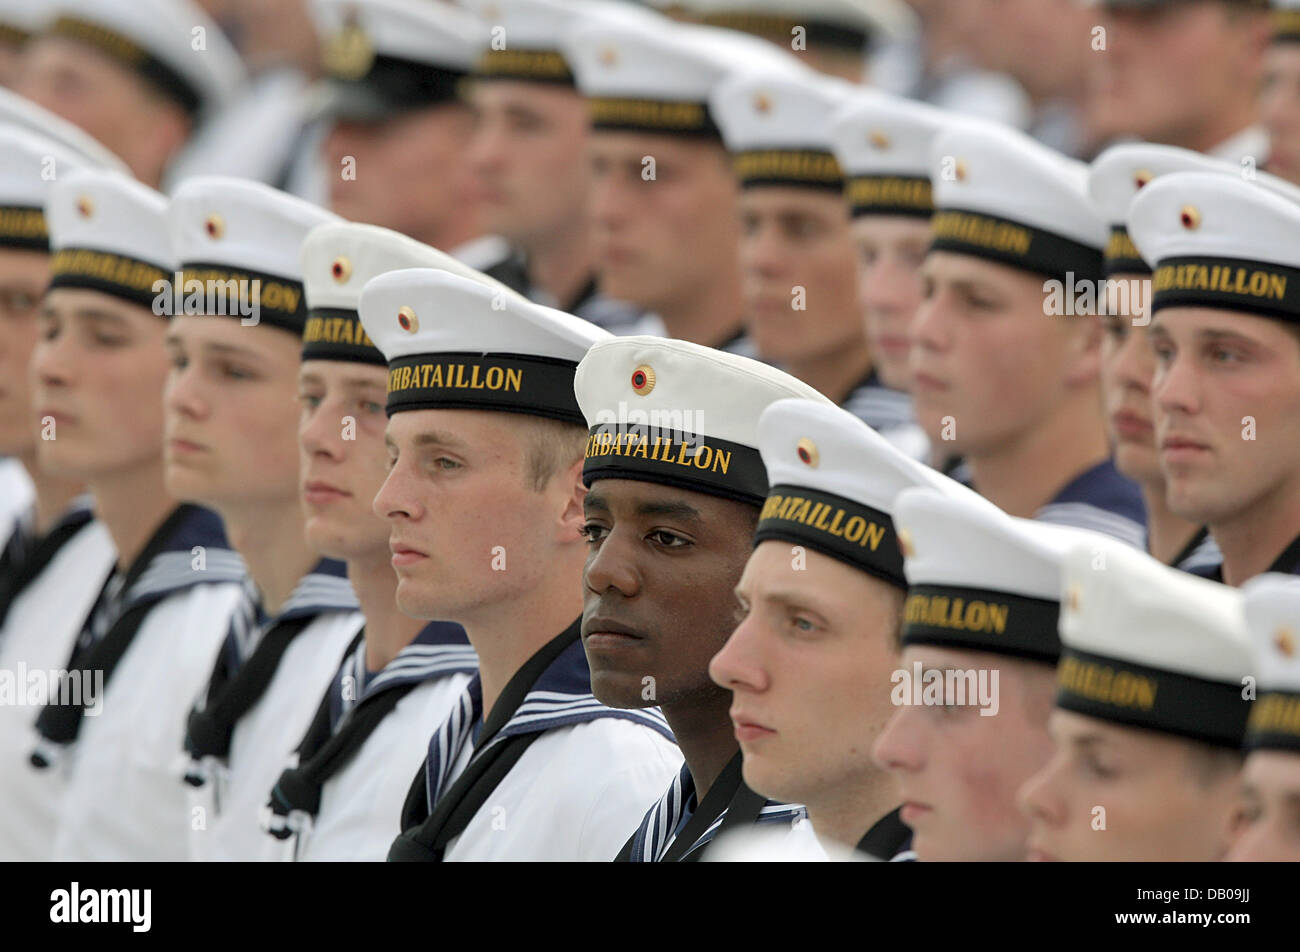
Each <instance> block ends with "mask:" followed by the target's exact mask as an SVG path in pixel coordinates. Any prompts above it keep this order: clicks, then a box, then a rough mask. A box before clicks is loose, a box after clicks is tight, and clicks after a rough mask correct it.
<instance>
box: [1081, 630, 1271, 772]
mask: <svg viewBox="0 0 1300 952" xmlns="http://www.w3.org/2000/svg"><path fill="white" fill-rule="evenodd" d="M1056 686H1057V695H1056V706H1057V707H1059V708H1061V710H1064V711H1073V712H1075V713H1076V714H1083V715H1085V716H1087V717H1095V718H1098V719H1099V720H1103V721H1112V722H1114V723H1116V724H1124V725H1126V726H1129V727H1143V728H1146V729H1148V730H1154V731H1160V732H1161V733H1165V734H1176V735H1178V736H1180V737H1187V738H1191V739H1192V740H1198V741H1201V742H1203V743H1206V744H1214V745H1215V746H1219V747H1232V748H1239V747H1240V746H1241V741H1242V736H1243V735H1244V733H1245V731H1246V717H1247V715H1248V714H1249V713H1250V703H1251V702H1247V701H1245V700H1244V699H1243V698H1242V696H1241V688H1240V686H1238V685H1233V684H1224V683H1222V682H1220V681H1209V680H1206V679H1205V678H1198V677H1194V676H1192V675H1188V674H1177V673H1174V672H1172V671H1162V670H1160V669H1158V668H1148V667H1146V666H1145V665H1140V664H1135V663H1134V662H1132V661H1124V660H1121V659H1118V658H1108V657H1104V656H1102V655H1094V654H1089V653H1087V652H1084V651H1077V650H1075V649H1072V648H1069V647H1068V646H1067V647H1064V648H1062V650H1061V663H1060V665H1059V666H1058V667H1057V669H1056Z"/></svg>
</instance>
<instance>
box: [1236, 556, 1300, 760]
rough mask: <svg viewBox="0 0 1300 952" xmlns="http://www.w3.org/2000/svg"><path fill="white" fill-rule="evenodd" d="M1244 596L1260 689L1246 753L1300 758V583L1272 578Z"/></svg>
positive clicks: (1263, 578)
mask: <svg viewBox="0 0 1300 952" xmlns="http://www.w3.org/2000/svg"><path fill="white" fill-rule="evenodd" d="M1241 592H1242V596H1243V598H1244V602H1245V612H1246V628H1247V630H1248V631H1249V633H1250V640H1251V647H1252V649H1253V654H1254V662H1255V667H1254V670H1255V678H1256V682H1257V684H1258V692H1257V699H1256V700H1255V702H1254V704H1252V705H1251V710H1250V720H1249V721H1247V722H1246V748H1247V749H1248V750H1258V749H1261V748H1267V749H1271V750H1283V751H1289V752H1291V753H1293V754H1300V579H1298V578H1296V577H1295V576H1294V575H1282V574H1280V573H1277V572H1268V573H1265V574H1264V575H1258V576H1256V577H1255V578H1253V579H1251V580H1250V581H1249V582H1247V583H1246V584H1245V585H1243V586H1242V588H1241Z"/></svg>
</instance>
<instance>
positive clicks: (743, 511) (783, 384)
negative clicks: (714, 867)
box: [574, 337, 829, 862]
mask: <svg viewBox="0 0 1300 952" xmlns="http://www.w3.org/2000/svg"><path fill="white" fill-rule="evenodd" d="M574 390H575V392H576V393H577V396H578V403H579V405H580V406H581V407H582V412H583V414H584V416H585V417H586V420H587V425H588V426H589V427H590V435H589V437H588V440H587V449H586V462H585V463H584V466H583V474H582V475H583V482H584V483H585V484H586V486H587V487H588V492H587V495H586V498H585V500H584V501H583V505H584V509H585V513H586V523H585V525H584V527H583V531H584V533H585V535H586V536H587V540H588V555H587V564H586V570H585V572H584V573H583V596H584V605H583V618H582V640H583V647H584V649H585V650H586V653H587V661H588V664H589V665H590V666H591V672H592V691H593V693H594V694H595V695H596V697H597V698H599V699H600V700H601V701H602V702H603V703H605V704H609V705H611V706H613V707H618V708H626V709H637V708H647V707H651V706H653V705H660V706H662V708H663V711H664V716H665V717H666V718H667V719H668V723H669V726H671V727H672V728H673V733H674V736H675V737H676V738H677V742H678V744H679V745H680V746H681V748H682V752H683V754H684V755H685V759H686V763H685V765H684V766H683V767H682V770H681V773H680V774H679V775H678V776H677V777H676V778H675V779H674V780H673V782H672V784H671V785H670V786H668V789H667V791H666V792H665V791H663V790H659V791H656V795H659V794H662V797H661V798H660V799H659V801H658V802H657V803H654V802H653V801H651V802H648V803H647V804H645V806H647V807H649V808H650V809H649V811H648V812H645V815H644V819H642V818H641V817H640V816H638V818H637V820H639V821H640V827H639V829H638V828H637V825H636V823H635V822H634V823H633V824H632V825H631V826H629V828H628V830H627V831H626V835H627V837H628V841H627V843H626V844H625V845H624V846H623V849H622V851H621V852H618V851H617V848H616V852H617V858H618V859H621V860H631V861H633V862H665V861H677V860H683V859H685V860H691V861H694V860H698V859H699V858H700V857H701V855H702V854H703V852H704V850H703V847H704V846H705V845H706V844H707V843H709V842H710V841H711V840H712V839H713V837H714V836H715V835H716V834H717V832H718V831H719V830H720V829H722V828H732V827H738V826H739V827H744V826H748V825H752V824H754V823H779V822H785V823H786V824H787V825H788V824H789V823H790V822H791V821H792V820H793V819H795V818H798V817H801V816H802V815H803V808H802V807H801V806H799V805H798V804H791V803H779V802H773V801H769V800H768V799H767V797H765V796H760V795H758V794H756V793H755V792H754V791H752V790H750V789H749V788H747V787H746V786H745V784H744V782H743V780H742V777H741V756H740V747H739V746H738V744H737V738H736V736H735V734H734V733H733V730H732V726H731V722H730V720H729V719H728V716H727V709H728V707H729V706H730V705H731V703H732V699H731V691H730V690H729V688H728V687H726V686H722V687H719V686H717V685H715V684H713V683H711V682H710V680H709V659H710V658H711V657H712V656H713V654H714V653H715V652H716V651H717V650H718V649H719V648H721V647H722V645H723V643H724V642H725V641H726V639H727V636H728V635H729V634H730V633H731V630H732V628H734V627H735V600H734V597H733V595H732V594H731V593H732V590H733V589H734V587H735V585H736V582H737V581H739V579H740V573H741V570H742V568H743V567H744V563H745V557H746V555H747V554H748V552H749V547H750V539H751V538H752V537H753V532H754V524H755V522H756V520H757V518H758V513H759V507H760V506H761V505H762V503H763V499H764V497H765V495H766V492H767V474H766V472H765V470H764V467H763V462H762V459H761V458H760V456H759V453H758V439H757V436H758V432H757V426H758V418H759V414H760V413H761V412H762V411H763V408H764V407H766V406H767V405H768V404H770V403H772V402H773V401H775V400H780V399H783V398H795V399H801V400H807V401H811V402H816V403H819V404H823V405H828V404H829V401H827V400H826V398H824V397H823V396H821V394H819V393H817V392H816V391H815V390H813V389H812V388H811V387H809V386H808V385H807V384H804V383H802V382H801V381H799V380H797V379H796V378H794V377H791V376H789V375H788V374H785V373H783V372H781V371H778V370H775V369H773V368H770V367H767V366H766V365H764V364H761V363H759V362H757V361H754V360H750V359H748V358H745V357H740V356H737V355H735V354H727V353H723V352H720V351H716V350H713V349H711V348H707V347H701V346H700V345H698V344H691V343H689V342H687V341H673V340H665V339H661V338H655V337H625V338H620V339H618V340H615V341H609V342H605V343H599V344H596V345H595V346H594V347H592V349H591V350H590V351H589V352H588V354H587V356H586V357H584V358H583V360H582V363H580V364H579V365H578V374H577V378H576V380H575V383H574ZM606 858H607V859H614V858H615V853H613V852H612V853H611V854H610V855H609V856H608V857H606Z"/></svg>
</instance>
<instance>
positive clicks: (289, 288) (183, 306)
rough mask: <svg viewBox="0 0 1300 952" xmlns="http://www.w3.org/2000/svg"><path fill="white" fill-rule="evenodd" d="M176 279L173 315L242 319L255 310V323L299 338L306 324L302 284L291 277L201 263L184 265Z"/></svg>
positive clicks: (193, 262) (192, 262) (195, 262)
mask: <svg viewBox="0 0 1300 952" xmlns="http://www.w3.org/2000/svg"><path fill="white" fill-rule="evenodd" d="M178 277H179V279H180V281H181V286H180V287H178V288H176V290H175V295H176V302H175V303H176V308H175V314H178V315H179V314H200V315H205V316H208V317H234V318H239V319H241V320H243V319H245V318H246V317H249V316H251V315H249V314H246V313H245V311H246V310H249V309H252V308H256V311H255V313H256V316H257V319H258V322H259V323H263V324H270V325H271V326H272V327H279V328H282V329H283V330H287V331H289V332H291V333H293V334H294V335H301V334H302V331H303V326H304V325H305V324H306V322H307V305H306V303H305V302H304V300H303V287H302V282H301V281H298V280H296V279H295V278H286V277H284V276H282V275H278V274H271V273H269V272H266V271H253V270H252V269H248V268H241V269H238V270H236V269H234V268H232V267H231V266H230V265H227V264H208V263H206V262H201V261H191V262H186V263H185V264H184V265H183V266H182V269H181V272H180V274H179V275H178ZM196 282H197V283H196ZM241 305H242V307H241Z"/></svg>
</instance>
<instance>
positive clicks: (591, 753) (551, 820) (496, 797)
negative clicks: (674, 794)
mask: <svg viewBox="0 0 1300 952" xmlns="http://www.w3.org/2000/svg"><path fill="white" fill-rule="evenodd" d="M469 755H470V746H469V745H468V744H466V745H465V748H464V749H463V750H462V752H461V755H460V758H459V760H458V762H457V764H456V767H455V768H454V771H453V774H452V777H453V780H452V782H453V783H454V782H455V781H454V778H455V777H456V776H459V774H460V773H461V772H462V771H463V770H464V768H465V764H466V763H468V761H469ZM681 766H682V753H681V751H680V750H679V749H678V748H677V745H676V744H674V743H672V742H671V741H670V740H668V739H667V738H666V737H664V736H663V735H662V734H659V733H658V732H656V731H655V730H653V729H652V728H649V727H646V726H644V725H642V724H638V723H635V722H632V721H627V720H622V719H620V718H614V717H602V718H599V719H597V720H591V721H585V722H583V723H580V724H575V725H573V726H570V727H559V728H554V729H552V730H548V731H547V732H546V733H544V734H543V735H542V736H541V737H540V738H538V739H537V740H536V741H534V742H533V744H532V745H531V746H530V747H529V748H528V749H527V750H526V751H525V752H524V754H523V756H522V757H520V758H519V761H518V762H517V763H516V764H515V765H514V767H513V768H512V769H511V770H510V772H509V773H508V774H507V775H506V776H505V777H504V778H503V779H502V781H501V783H500V785H499V786H498V787H497V788H496V790H494V791H493V792H492V795H491V796H490V797H489V798H488V799H487V801H486V802H485V803H484V804H483V806H482V807H480V808H479V811H478V813H476V814H475V815H474V818H473V819H472V820H470V822H469V825H468V826H467V827H466V828H465V830H464V832H463V833H461V834H460V835H459V836H457V837H455V838H453V839H452V840H451V841H450V842H449V843H448V845H447V851H446V853H445V854H444V859H445V860H447V861H477V860H510V861H529V860H543V861H566V860H582V861H589V862H609V861H611V860H613V859H614V857H615V856H617V855H618V851H619V850H620V849H622V847H623V844H624V843H625V842H627V838H628V837H629V836H631V835H632V833H633V832H634V831H635V830H636V828H637V826H638V825H639V824H640V822H641V818H642V817H644V816H645V812H646V810H647V809H648V808H649V807H650V806H651V804H653V803H654V802H655V800H657V799H658V798H659V795H660V794H661V793H663V790H664V787H665V786H667V785H668V784H669V783H671V782H672V779H673V777H675V776H676V775H677V772H678V771H679V770H681Z"/></svg>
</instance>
